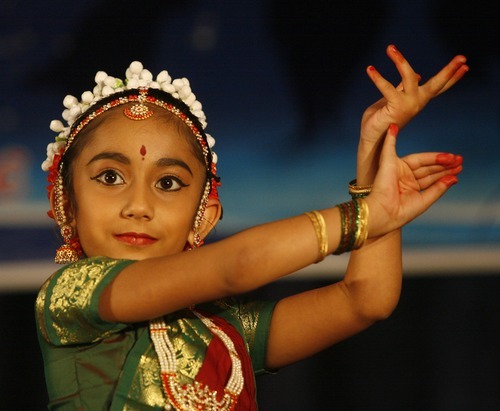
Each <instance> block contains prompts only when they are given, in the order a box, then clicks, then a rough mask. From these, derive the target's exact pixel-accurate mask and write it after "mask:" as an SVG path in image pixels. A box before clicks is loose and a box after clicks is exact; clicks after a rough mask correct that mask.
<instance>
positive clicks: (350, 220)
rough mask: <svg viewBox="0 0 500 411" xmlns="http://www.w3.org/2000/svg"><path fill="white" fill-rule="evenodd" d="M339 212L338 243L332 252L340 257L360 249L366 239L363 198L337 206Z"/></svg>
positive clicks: (366, 206)
mask: <svg viewBox="0 0 500 411" xmlns="http://www.w3.org/2000/svg"><path fill="white" fill-rule="evenodd" d="M337 207H338V208H339V211H340V223H341V225H340V241H339V245H338V247H337V249H336V250H335V251H334V252H333V254H335V255H340V254H343V253H346V252H349V251H352V250H357V249H358V248H361V246H362V245H363V244H364V242H365V241H366V239H367V238H368V205H367V204H366V200H365V199H364V198H356V199H354V200H352V201H348V202H346V203H342V204H338V205H337Z"/></svg>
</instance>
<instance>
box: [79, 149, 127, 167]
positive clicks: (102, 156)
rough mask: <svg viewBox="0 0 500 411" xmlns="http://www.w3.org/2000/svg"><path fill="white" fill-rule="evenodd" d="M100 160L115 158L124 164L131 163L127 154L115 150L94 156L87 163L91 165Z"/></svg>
mask: <svg viewBox="0 0 500 411" xmlns="http://www.w3.org/2000/svg"><path fill="white" fill-rule="evenodd" d="M98 160H115V161H117V162H119V163H122V164H130V159H129V158H128V157H127V156H125V155H123V154H121V153H117V152H114V151H104V152H102V153H99V154H96V155H95V156H94V157H92V158H91V159H90V161H89V162H88V163H87V165H90V164H92V163H94V162H95V161H98Z"/></svg>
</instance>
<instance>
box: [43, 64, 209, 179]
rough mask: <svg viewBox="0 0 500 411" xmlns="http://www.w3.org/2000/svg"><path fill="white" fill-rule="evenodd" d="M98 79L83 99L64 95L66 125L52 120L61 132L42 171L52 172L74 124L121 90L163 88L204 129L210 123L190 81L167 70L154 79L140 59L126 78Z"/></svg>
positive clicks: (101, 73) (102, 75)
mask: <svg viewBox="0 0 500 411" xmlns="http://www.w3.org/2000/svg"><path fill="white" fill-rule="evenodd" d="M95 82H96V85H95V87H94V88H93V90H92V91H85V92H83V93H82V95H81V100H80V101H79V100H78V99H77V98H76V97H74V96H71V95H67V96H66V97H65V98H64V100H63V105H64V107H65V110H64V111H63V113H62V118H63V119H64V120H65V121H66V125H65V124H64V123H63V122H62V121H61V120H52V122H51V123H50V129H51V130H52V131H54V132H56V133H58V134H57V135H56V138H55V141H54V142H53V143H50V144H49V145H48V146H47V159H46V160H45V161H44V162H43V163H42V170H43V171H47V172H50V168H51V166H52V164H53V162H54V156H55V155H56V154H61V151H62V149H63V148H64V147H65V145H66V142H67V140H68V138H69V135H70V132H71V128H72V126H73V124H74V123H75V122H76V121H77V120H78V119H79V118H80V117H81V116H82V115H83V114H84V113H86V112H88V111H89V108H90V107H92V106H93V105H95V104H96V103H97V102H99V101H100V100H102V99H104V98H106V97H109V96H111V95H113V94H116V93H119V92H121V91H126V90H132V89H140V88H151V89H158V90H162V91H164V92H166V93H168V94H170V95H171V96H172V97H174V98H175V99H177V100H180V101H182V102H183V103H184V104H185V105H186V106H187V107H188V108H189V111H190V112H191V113H192V114H193V115H194V116H195V117H196V118H197V120H198V121H199V123H200V124H201V126H202V128H203V129H205V128H206V126H207V120H206V116H205V113H204V112H203V110H202V104H201V103H200V102H199V101H198V100H197V99H196V96H195V94H194V93H193V92H192V90H191V86H190V84H189V80H188V79H187V78H185V77H183V78H177V79H172V77H171V76H170V74H169V73H168V71H166V70H163V71H161V72H160V73H159V74H158V75H157V76H156V79H155V80H154V79H153V75H152V74H151V72H150V71H149V70H147V69H145V68H144V66H143V65H142V63H141V62H139V61H134V62H132V63H131V64H130V66H129V68H128V69H127V71H126V72H125V80H121V79H119V78H116V77H112V76H108V74H107V73H106V72H104V71H99V72H97V74H96V76H95ZM205 134H206V133H205ZM206 136H207V141H208V144H209V148H210V150H211V153H212V161H213V163H214V164H217V155H216V154H215V153H214V152H213V150H212V147H213V146H214V145H215V139H214V138H213V137H212V136H210V135H209V134H206Z"/></svg>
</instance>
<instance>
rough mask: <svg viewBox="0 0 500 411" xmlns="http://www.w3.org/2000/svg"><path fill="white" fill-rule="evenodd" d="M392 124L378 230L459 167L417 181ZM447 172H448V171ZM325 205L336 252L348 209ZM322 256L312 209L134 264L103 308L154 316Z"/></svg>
mask: <svg viewBox="0 0 500 411" xmlns="http://www.w3.org/2000/svg"><path fill="white" fill-rule="evenodd" d="M390 130H391V131H389V132H388V134H387V137H386V142H385V143H384V148H383V150H384V151H383V153H382V156H381V165H380V169H379V170H378V173H377V177H376V180H375V186H374V189H373V191H372V193H371V194H370V195H369V196H368V197H367V198H366V201H367V203H368V206H369V209H370V218H369V227H368V230H369V236H370V237H372V238H376V237H380V236H382V235H384V234H386V233H389V232H392V231H393V230H395V229H397V228H399V227H401V226H403V225H404V224H406V223H408V222H409V221H411V220H413V219H414V218H416V217H417V216H418V215H420V214H422V213H423V212H424V211H425V210H426V209H427V208H428V207H430V206H431V204H433V203H434V202H435V201H437V199H438V198H439V197H441V196H442V195H443V194H444V193H445V191H446V190H447V189H448V188H449V186H450V185H451V183H452V182H455V180H456V177H454V176H453V177H452V179H450V175H447V174H453V171H452V170H446V169H445V170H444V171H443V169H442V167H439V173H438V174H437V176H438V177H436V179H434V180H433V181H432V182H431V183H430V184H429V185H428V186H427V187H425V189H424V190H423V191H422V190H421V187H418V186H416V185H415V184H413V183H414V181H415V180H416V179H418V176H416V175H414V174H415V170H413V169H412V168H411V167H409V166H408V164H407V163H405V161H404V160H402V159H400V158H398V157H397V155H396V151H395V137H396V136H395V134H396V131H397V127H393V128H392V129H390ZM426 170H427V172H428V173H429V174H433V173H435V172H436V171H435V170H436V167H435V165H434V164H431V165H429V166H428V167H426ZM443 173H444V174H446V175H447V176H445V177H442V176H443ZM447 177H448V179H447ZM321 213H322V214H323V216H324V219H325V221H326V226H327V230H328V253H332V252H333V251H334V250H335V249H336V248H337V247H338V244H339V241H340V231H341V221H340V213H339V210H338V208H337V207H332V208H328V209H325V210H321ZM317 257H318V240H317V237H316V234H315V231H314V229H313V226H312V224H311V221H310V220H309V218H308V217H307V216H305V215H301V216H297V217H292V218H288V219H284V220H280V221H276V222H273V223H268V224H264V225H261V226H257V227H254V228H251V229H248V230H245V231H242V232H241V233H239V234H236V235H234V236H231V237H229V238H227V239H224V240H221V241H219V242H216V243H213V244H209V245H206V246H203V247H201V248H200V249H197V250H194V251H191V252H181V253H179V254H175V255H171V256H165V257H160V258H154V259H147V260H143V261H139V262H136V263H134V264H131V265H130V266H128V267H127V268H125V269H124V270H123V271H122V272H121V273H120V274H119V275H118V276H117V277H116V278H115V279H114V281H113V282H112V283H111V284H110V285H109V286H108V287H107V288H106V289H105V291H104V292H103V294H102V296H101V299H100V306H99V311H100V315H101V316H102V318H103V319H104V320H108V321H116V322H138V321H145V320H149V319H152V318H155V317H157V316H160V315H163V314H167V313H170V312H174V311H176V310H179V309H182V308H185V307H189V306H191V305H193V304H199V303H203V302H207V301H213V300H215V299H218V298H221V297H225V296H229V295H236V294H241V293H244V292H247V291H250V290H253V289H256V288H258V287H260V286H262V285H264V284H267V283H270V282H272V281H275V280H277V279H279V278H281V277H283V276H285V275H288V274H291V273H293V272H295V271H297V270H299V269H301V268H304V267H306V266H308V265H310V264H312V263H314V262H315V261H316V260H317ZM384 258H386V257H385V256H384V255H378V256H376V259H381V260H383V259H384ZM376 259H375V260H374V261H373V264H377V260H376Z"/></svg>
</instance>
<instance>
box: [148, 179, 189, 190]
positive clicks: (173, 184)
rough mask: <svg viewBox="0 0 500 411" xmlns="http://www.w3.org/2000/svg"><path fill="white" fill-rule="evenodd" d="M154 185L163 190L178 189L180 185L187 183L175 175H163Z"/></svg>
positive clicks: (184, 185) (183, 185) (185, 185)
mask: <svg viewBox="0 0 500 411" xmlns="http://www.w3.org/2000/svg"><path fill="white" fill-rule="evenodd" d="M155 187H156V188H159V189H160V190H163V191H178V190H180V189H181V188H182V187H187V184H185V183H183V182H182V180H180V179H179V178H177V177H174V176H165V177H163V178H161V179H160V180H159V181H158V182H157V183H156V185H155Z"/></svg>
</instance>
